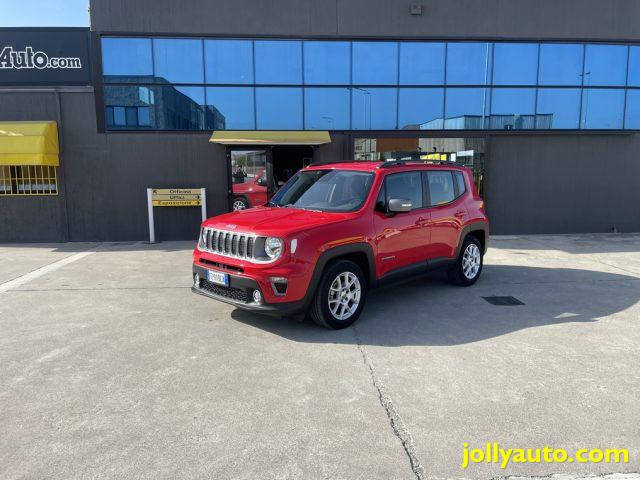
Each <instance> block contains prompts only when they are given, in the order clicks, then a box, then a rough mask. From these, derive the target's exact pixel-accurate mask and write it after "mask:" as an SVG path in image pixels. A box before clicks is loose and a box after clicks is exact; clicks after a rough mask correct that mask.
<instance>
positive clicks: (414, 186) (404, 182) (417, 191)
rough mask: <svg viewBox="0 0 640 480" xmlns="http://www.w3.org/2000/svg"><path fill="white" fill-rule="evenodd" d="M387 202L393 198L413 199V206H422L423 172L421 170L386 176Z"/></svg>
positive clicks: (414, 207) (415, 207) (416, 207)
mask: <svg viewBox="0 0 640 480" xmlns="http://www.w3.org/2000/svg"><path fill="white" fill-rule="evenodd" d="M384 181H385V193H386V195H387V198H386V201H385V203H388V202H389V200H391V199H392V198H399V199H402V200H411V203H412V208H413V209H414V210H415V209H418V208H422V174H421V173H420V172H404V173H394V174H391V175H387V176H386V177H385V180H384Z"/></svg>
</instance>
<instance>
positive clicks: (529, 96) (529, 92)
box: [489, 88, 536, 130]
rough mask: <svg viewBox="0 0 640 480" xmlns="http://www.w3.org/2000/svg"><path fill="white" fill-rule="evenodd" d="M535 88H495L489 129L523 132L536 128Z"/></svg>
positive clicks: (492, 96)
mask: <svg viewBox="0 0 640 480" xmlns="http://www.w3.org/2000/svg"><path fill="white" fill-rule="evenodd" d="M535 111H536V91H535V89H534V88H494V89H493V91H492V93H491V119H490V121H489V128H491V129H495V130H523V129H531V128H535V124H536V122H535V115H534V114H535Z"/></svg>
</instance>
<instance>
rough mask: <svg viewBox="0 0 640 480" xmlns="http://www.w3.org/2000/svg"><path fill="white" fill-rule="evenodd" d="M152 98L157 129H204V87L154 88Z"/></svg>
mask: <svg viewBox="0 0 640 480" xmlns="http://www.w3.org/2000/svg"><path fill="white" fill-rule="evenodd" d="M154 98H155V104H156V117H157V121H158V128H160V129H162V130H204V129H205V113H204V112H205V109H204V87H174V86H162V87H156V88H155V89H154Z"/></svg>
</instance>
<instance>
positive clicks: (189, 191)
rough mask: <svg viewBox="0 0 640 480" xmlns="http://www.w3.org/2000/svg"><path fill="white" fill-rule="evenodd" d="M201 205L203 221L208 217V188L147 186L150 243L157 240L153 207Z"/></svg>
mask: <svg viewBox="0 0 640 480" xmlns="http://www.w3.org/2000/svg"><path fill="white" fill-rule="evenodd" d="M198 206H200V207H201V210H202V221H203V222H204V221H205V220H206V219H207V189H206V188H147V214H148V216H149V243H155V242H156V231H155V224H154V221H153V207H198Z"/></svg>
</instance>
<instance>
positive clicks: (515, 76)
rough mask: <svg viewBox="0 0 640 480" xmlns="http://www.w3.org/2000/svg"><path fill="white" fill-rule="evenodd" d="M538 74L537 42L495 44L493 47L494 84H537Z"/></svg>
mask: <svg viewBox="0 0 640 480" xmlns="http://www.w3.org/2000/svg"><path fill="white" fill-rule="evenodd" d="M537 74H538V45H537V44H535V43H496V44H495V46H494V48H493V84H494V85H535V84H536V77H537Z"/></svg>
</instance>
